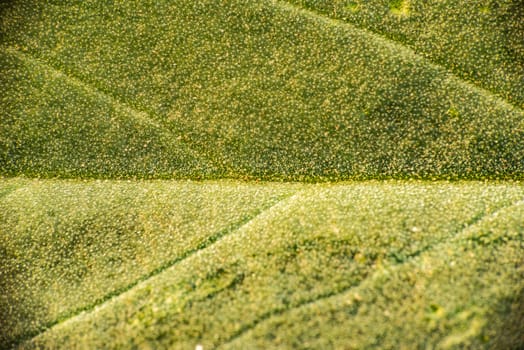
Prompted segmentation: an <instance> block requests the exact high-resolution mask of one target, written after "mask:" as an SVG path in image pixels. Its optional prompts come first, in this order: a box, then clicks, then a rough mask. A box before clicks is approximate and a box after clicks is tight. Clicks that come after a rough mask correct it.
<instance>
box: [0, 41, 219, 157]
mask: <svg viewBox="0 0 524 350" xmlns="http://www.w3.org/2000/svg"><path fill="white" fill-rule="evenodd" d="M4 49H5V51H7V52H9V53H11V54H13V55H15V56H16V57H17V58H19V59H21V60H23V61H26V62H30V63H32V64H36V65H38V66H41V67H45V68H46V69H47V70H49V71H50V72H51V73H52V75H53V76H55V77H56V78H59V79H63V80H65V81H67V82H68V83H69V84H70V85H72V86H74V87H75V88H78V89H81V90H83V91H86V92H87V93H89V94H91V95H94V96H96V97H97V98H99V99H102V100H106V101H108V102H109V103H110V104H112V105H113V106H115V107H117V108H118V109H120V110H121V111H122V112H123V113H124V114H125V115H127V116H130V117H132V118H134V119H135V120H137V121H138V122H140V123H143V124H147V125H150V126H152V127H154V128H155V129H158V130H160V132H161V133H162V134H164V136H166V137H167V138H168V139H169V140H175V141H176V142H177V143H178V144H180V145H181V146H183V147H184V148H185V150H186V151H187V152H188V153H189V154H191V155H193V156H194V157H196V158H200V159H202V158H204V159H205V160H206V161H208V162H209V161H210V159H208V158H207V157H205V156H204V155H202V154H201V153H200V152H197V151H196V150H194V149H193V148H191V147H190V145H188V144H187V143H186V142H183V141H181V140H179V139H178V138H176V135H174V134H173V132H172V131H171V130H170V129H169V128H168V127H167V126H166V125H164V124H163V123H161V122H159V120H160V118H159V117H158V116H156V114H155V113H154V112H152V111H150V110H140V109H138V108H137V107H134V106H130V105H128V104H127V103H125V102H123V101H122V100H121V99H119V98H118V97H116V96H114V95H113V94H111V93H110V92H108V91H104V90H102V89H100V88H98V87H96V86H94V85H93V84H90V83H88V82H86V81H84V80H81V79H80V78H78V77H76V76H74V75H72V74H71V73H69V72H65V71H63V70H61V69H58V68H56V67H54V66H53V65H51V64H50V63H48V62H45V61H42V60H41V59H39V58H37V57H35V56H33V55H31V54H29V53H27V52H22V51H20V50H18V49H16V48H14V47H5V48H4Z"/></svg>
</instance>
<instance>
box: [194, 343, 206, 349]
mask: <svg viewBox="0 0 524 350" xmlns="http://www.w3.org/2000/svg"><path fill="white" fill-rule="evenodd" d="M195 350H204V347H203V346H202V345H200V344H198V345H197V346H196V348H195Z"/></svg>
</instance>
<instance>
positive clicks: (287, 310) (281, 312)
mask: <svg viewBox="0 0 524 350" xmlns="http://www.w3.org/2000/svg"><path fill="white" fill-rule="evenodd" d="M522 204H524V200H522V199H521V200H518V201H516V202H513V203H510V204H509V205H506V206H502V207H500V208H498V209H496V210H495V211H493V212H491V213H490V214H485V215H482V216H478V217H474V218H472V219H471V220H470V221H469V222H468V223H467V224H466V225H465V226H464V227H463V228H462V229H461V230H459V231H457V232H455V233H452V234H451V235H450V236H448V237H446V238H443V239H440V240H438V241H436V242H435V243H433V244H431V245H428V246H427V247H425V248H424V249H421V250H419V251H417V252H416V253H414V254H412V255H410V256H409V257H408V258H407V259H406V260H404V261H403V262H402V263H397V264H389V266H386V267H385V268H384V269H381V270H375V271H374V272H373V273H372V274H368V275H367V276H366V277H364V278H363V279H362V280H360V281H359V282H357V283H356V284H351V285H349V286H347V287H344V288H341V289H339V290H332V291H329V292H326V293H322V294H320V295H318V296H316V297H314V298H312V299H307V300H304V301H302V302H299V303H297V304H295V305H293V306H291V307H288V308H280V309H277V310H271V311H268V312H266V313H264V314H262V315H261V316H260V317H258V318H257V319H255V320H254V321H253V322H251V323H249V324H247V325H245V326H243V327H241V328H240V329H239V330H238V331H237V332H235V333H233V334H232V335H231V336H230V337H229V338H227V339H226V340H225V341H224V342H222V343H221V344H220V345H219V347H223V346H226V345H228V344H230V343H232V342H233V341H235V340H236V339H239V338H241V337H242V336H243V335H244V334H246V333H247V332H249V331H251V330H253V329H255V328H256V327H258V326H259V325H260V324H262V323H264V322H268V321H269V320H270V319H272V318H274V317H278V316H281V315H284V314H288V313H290V312H293V311H294V310H297V309H301V308H306V307H308V306H310V305H314V304H316V303H319V302H321V301H323V300H326V299H331V298H337V297H339V296H341V295H343V294H345V293H347V292H349V291H351V290H355V289H358V288H359V287H360V286H361V285H363V284H364V283H365V282H366V281H369V280H373V279H375V278H376V277H377V276H379V275H380V274H382V273H384V272H383V271H384V270H387V269H388V268H389V269H392V268H394V269H399V268H401V267H402V266H405V265H406V264H408V263H409V262H411V261H413V260H414V259H415V258H417V257H418V256H420V255H422V254H424V253H427V252H430V251H434V250H436V249H438V248H439V247H440V246H441V245H444V244H446V243H448V239H456V238H459V237H460V235H461V234H463V233H464V232H466V231H467V230H469V229H471V228H472V227H474V226H475V225H478V224H479V223H481V222H483V221H486V220H489V219H490V218H493V217H495V216H497V215H498V214H499V213H500V212H501V211H503V210H507V209H508V208H512V207H515V206H518V205H522Z"/></svg>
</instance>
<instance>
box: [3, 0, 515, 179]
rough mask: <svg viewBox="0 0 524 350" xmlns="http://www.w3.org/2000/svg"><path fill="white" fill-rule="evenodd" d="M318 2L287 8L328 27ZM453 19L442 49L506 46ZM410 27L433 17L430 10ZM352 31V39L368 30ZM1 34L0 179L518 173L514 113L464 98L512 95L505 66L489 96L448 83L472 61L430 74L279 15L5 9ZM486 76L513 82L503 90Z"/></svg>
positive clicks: (490, 100)
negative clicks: (477, 42)
mask: <svg viewBox="0 0 524 350" xmlns="http://www.w3.org/2000/svg"><path fill="white" fill-rule="evenodd" d="M329 3H330V2H308V3H307V4H304V5H307V6H309V7H311V8H313V9H316V10H318V11H328V10H327V9H324V5H322V4H329ZM416 4H417V3H415V2H411V1H409V2H408V1H404V2H399V3H398V4H397V3H395V4H392V5H391V6H393V7H394V8H396V9H397V10H396V11H399V15H401V16H404V14H403V13H404V12H405V11H404V8H405V7H406V6H408V7H406V8H409V11H408V12H409V13H410V16H411V14H412V13H413V12H414V11H415V12H416V13H418V12H420V11H422V10H417V9H416V8H415V7H416V6H415V5H416ZM357 5H358V8H359V9H360V8H362V7H365V8H367V7H366V6H378V5H376V4H374V3H371V4H370V5H366V6H363V5H362V4H357ZM386 5H387V6H385V11H389V5H388V4H386ZM417 6H418V5H417ZM428 6H429V5H428ZM508 6H509V5H508ZM466 7H467V8H469V6H463V5H462V4H456V5H454V6H452V11H457V13H455V12H451V13H450V20H449V23H448V22H442V23H441V24H442V30H446V32H447V33H449V35H453V33H455V34H456V35H457V36H456V37H454V40H455V44H456V45H457V46H460V47H462V46H463V45H464V46H466V47H467V46H468V45H469V43H470V42H471V41H472V40H470V39H469V38H467V37H464V36H463V35H462V34H461V33H463V32H466V33H470V34H472V35H473V34H474V35H480V36H481V38H482V40H483V42H485V45H486V50H487V51H486V52H487V53H488V54H487V56H488V57H492V56H493V54H494V53H493V52H494V50H495V51H496V50H498V49H499V46H500V45H503V46H504V47H509V46H511V45H513V44H511V45H510V44H509V43H505V42H503V41H500V40H501V38H506V37H511V36H512V35H513V34H517V35H518V33H514V32H511V30H513V29H514V28H513V27H511V28H509V29H507V28H506V29H504V30H509V31H510V32H511V34H507V35H506V34H504V35H503V29H500V28H499V27H497V25H502V24H501V23H506V21H495V23H494V24H493V25H492V27H493V26H495V27H496V28H498V29H497V30H494V29H493V28H492V27H489V26H488V27H486V26H487V24H486V25H484V24H485V23H484V22H482V21H481V23H480V24H479V23H477V22H475V21H474V18H471V17H464V16H462V12H460V11H462V10H460V9H459V8H466ZM506 7H507V6H506ZM446 8H447V7H446ZM362 11H363V9H361V10H359V11H357V12H356V14H355V16H361V15H359V14H360V13H361V12H362ZM369 11H371V9H370V10H369ZM406 11H407V10H406ZM417 11H418V12H417ZM450 11H451V10H450ZM501 11H502V10H501ZM508 11H509V10H507V11H506V12H508ZM426 12H427V13H428V14H433V15H435V16H437V17H438V18H441V17H442V16H443V12H442V11H441V10H440V8H433V7H428V9H427V11H425V12H424V13H426ZM506 12H503V13H506ZM326 13H329V12H326ZM337 13H338V12H337ZM373 13H375V12H373ZM498 13H499V12H497V14H498ZM508 14H509V12H508ZM397 17H398V16H397ZM335 18H338V17H336V16H335ZM358 18H361V17H358ZM362 18H363V17H362ZM386 18H389V17H387V16H386ZM415 18H416V17H415ZM459 19H460V20H461V21H463V22H459ZM355 21H356V19H355ZM388 21H389V22H391V23H392V24H391V25H393V24H394V23H397V21H398V20H397V19H395V20H393V19H389V20H388ZM514 21H516V19H515V20H514ZM389 22H387V23H389ZM415 22H416V23H419V25H420V26H423V25H425V24H426V22H425V21H424V20H422V19H420V20H418V19H417V20H416V21H415ZM352 23H353V22H352ZM367 23H368V22H365V23H364V22H363V23H361V24H359V26H361V27H362V26H367V27H369V28H370V29H371V30H372V31H379V30H378V29H376V28H374V27H373V26H372V25H371V24H369V25H367ZM370 23H371V22H370ZM373 23H374V22H373ZM438 23H440V22H438ZM466 23H471V26H466V25H465V24H466ZM490 23H491V22H490ZM512 23H513V22H512ZM364 24H365V25H364ZM444 24H449V26H451V27H452V28H455V27H456V28H459V27H460V29H461V31H458V32H457V31H453V30H450V29H449V28H446V27H445V26H444ZM434 25H436V24H434ZM399 28H401V29H402V28H404V29H403V30H405V31H406V32H409V33H411V32H412V31H413V32H414V33H416V32H417V31H416V30H415V29H413V28H412V27H409V26H407V27H405V26H403V25H400V26H399ZM479 28H481V29H482V31H480V32H479ZM512 28H513V29H512ZM0 30H1V37H2V43H3V46H2V56H3V58H2V59H3V64H2V69H1V74H2V76H1V80H0V81H1V84H2V96H1V97H2V105H3V109H2V119H3V121H4V122H3V123H2V124H1V129H0V165H1V168H0V169H1V173H2V174H4V175H9V176H12V175H22V174H25V175H30V176H39V177H78V176H80V177H84V178H90V177H95V178H102V177H103V178H177V179H180V178H224V177H226V178H247V179H266V180H268V179H273V180H301V181H325V180H342V179H370V178H375V179H383V178H424V179H434V178H437V179H521V178H522V176H523V174H524V162H523V161H522V159H524V143H523V142H522V140H523V139H524V113H523V112H522V110H521V109H520V108H518V107H517V106H518V105H520V103H517V102H515V103H514V104H515V106H512V105H511V104H510V103H509V102H508V101H510V99H509V97H508V96H505V98H506V99H507V100H508V101H506V100H504V99H502V98H499V97H497V96H495V95H494V94H492V93H490V92H488V91H486V90H484V89H479V88H477V87H475V86H474V84H476V80H479V81H481V84H480V85H479V86H484V85H482V84H484V83H483V82H491V81H493V83H494V84H499V82H497V81H496V79H499V78H498V77H501V76H503V77H505V78H504V79H506V80H507V81H509V82H510V83H511V84H513V83H514V84H517V85H516V87H515V88H510V87H508V88H507V89H506V88H504V91H507V92H508V93H512V91H514V90H516V91H522V90H523V89H521V88H520V86H521V85H519V84H522V80H523V79H522V77H523V76H522V75H519V74H520V73H519V71H518V68H519V67H520V66H519V64H518V62H516V61H515V60H512V59H510V58H508V57H509V56H507V55H503V54H500V55H498V54H497V55H498V56H497V57H499V56H500V57H499V58H498V60H499V61H497V62H499V65H498V66H496V67H495V66H489V69H488V68H485V70H486V71H487V70H489V71H490V72H494V73H493V76H494V78H493V79H491V78H489V79H488V78H486V79H484V78H482V79H480V78H478V79H477V78H475V76H473V75H471V77H472V78H467V77H465V76H463V75H464V74H465V73H464V74H462V73H460V72H462V71H465V69H466V68H464V69H462V68H460V67H459V68H457V69H458V73H457V76H453V75H450V73H449V72H448V71H447V70H449V71H455V70H456V69H451V68H450V67H451V66H453V67H455V66H457V65H458V63H457V62H456V61H457V60H458V61H460V62H464V63H468V62H473V61H475V62H477V61H478V62H477V63H478V66H479V67H481V68H482V67H484V65H483V64H482V62H483V61H482V59H483V57H484V55H481V54H480V53H478V54H475V52H476V51H474V50H473V49H471V50H470V51H468V52H467V53H464V54H462V53H452V52H448V51H446V50H441V49H439V48H440V46H438V47H436V48H433V49H431V50H430V51H428V52H429V53H432V52H433V53H443V54H445V57H444V58H446V57H448V58H449V62H448V63H449V64H442V65H441V66H436V65H434V64H433V61H440V59H435V60H434V59H433V58H432V57H430V54H429V53H428V54H427V55H426V54H419V53H416V52H419V51H420V52H422V51H424V50H419V49H418V48H417V47H415V46H413V45H411V44H410V43H406V45H404V44H403V43H399V42H397V41H395V40H389V39H385V38H384V37H382V36H379V35H376V34H373V33H372V31H370V30H367V29H366V30H361V29H358V28H357V27H356V26H354V25H352V24H346V23H345V22H343V21H334V20H331V19H330V17H329V16H321V15H319V14H317V13H315V12H312V11H309V10H304V9H302V8H299V7H295V6H293V5H290V4H288V3H286V2H279V1H257V2H253V1H242V0H228V1H225V0H222V1H210V0H209V1H199V2H196V3H195V2H194V1H177V2H175V3H173V2H170V1H155V2H147V1H146V2H144V1H140V2H134V1H127V2H113V3H111V4H104V5H102V3H100V2H97V1H85V2H77V1H65V2H59V3H49V2H20V3H19V2H14V3H13V4H12V5H11V6H10V7H9V9H7V10H4V11H3V15H2V22H1V25H0ZM515 30H518V28H517V29H515ZM383 31H384V30H382V32H383ZM379 32H380V31H379ZM487 32H489V33H490V35H491V36H488V35H487V34H486V36H484V33H487ZM459 34H460V35H459ZM446 37H447V36H446ZM484 37H485V40H484ZM450 40H451V39H450ZM424 42H431V40H424ZM495 42H496V43H497V45H498V46H493V45H495V44H494V43H495ZM463 43H464V44H463ZM411 47H413V49H412V48H411ZM428 50H429V49H428ZM424 52H425V51H424ZM497 52H498V51H497ZM428 55H429V56H428ZM424 56H428V58H429V59H426V58H424ZM489 62H491V61H489ZM477 63H476V64H477ZM490 64H491V63H490ZM448 66H449V67H448ZM499 66H500V67H503V68H504V69H508V70H511V69H517V71H516V73H514V74H513V73H512V74H513V75H510V73H507V74H506V73H504V74H502V73H501V71H500V69H502V68H500V69H499V68H497V67H499ZM486 67H488V66H486ZM479 69H480V68H479ZM482 69H484V68H482ZM459 73H460V74H459ZM501 74H502V75H501ZM495 77H497V78H495ZM519 78H520V79H519ZM490 79H491V80H490ZM499 80H500V79H499ZM486 84H487V83H486ZM486 86H487V85H486ZM497 86H498V85H497ZM487 87H489V86H487ZM513 102H514V101H513Z"/></svg>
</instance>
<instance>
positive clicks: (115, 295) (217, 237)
mask: <svg viewBox="0 0 524 350" xmlns="http://www.w3.org/2000/svg"><path fill="white" fill-rule="evenodd" d="M299 193H301V191H299V192H295V193H292V194H288V195H285V196H283V197H281V198H279V199H278V200H276V201H275V202H272V203H270V204H269V205H266V206H263V207H261V208H259V209H258V210H256V211H255V212H254V213H252V214H250V215H247V216H245V217H244V218H243V219H241V220H239V221H237V222H234V223H232V224H231V225H229V226H228V227H226V228H224V229H222V230H220V231H218V232H216V233H214V234H213V235H211V236H209V237H208V238H207V239H206V240H205V241H203V242H201V243H200V244H199V245H198V246H196V247H195V248H193V249H190V250H187V251H185V252H184V253H183V254H182V255H180V256H179V257H176V258H175V259H173V260H171V261H168V262H167V263H165V264H164V265H162V266H160V267H158V268H156V269H155V270H153V271H151V272H149V273H148V274H146V275H144V276H142V277H140V278H139V279H137V280H135V281H133V282H132V283H130V284H128V285H126V286H124V287H122V288H119V289H117V290H115V291H113V292H111V293H109V294H107V295H105V296H103V297H102V298H100V299H98V300H95V302H93V303H92V304H90V305H89V306H87V307H83V308H79V309H76V310H73V311H72V312H71V313H69V314H68V315H66V316H63V317H62V318H60V319H57V320H55V321H52V322H50V323H48V324H47V325H45V326H43V329H42V330H41V331H39V332H34V333H31V334H27V335H26V336H24V337H23V338H22V339H19V340H18V344H21V343H23V342H24V341H27V340H30V339H33V338H36V337H38V336H39V335H41V334H43V333H45V332H46V331H47V330H49V329H51V328H52V327H55V326H57V325H58V324H62V323H64V322H68V321H72V320H74V319H75V318H77V317H78V316H80V315H82V314H84V313H90V312H93V311H94V310H95V309H97V308H100V307H103V306H104V305H107V304H108V303H109V302H110V301H112V300H114V299H117V298H119V297H120V296H122V295H124V294H126V293H128V292H130V291H131V290H133V289H134V288H136V287H139V286H140V285H143V284H144V283H147V282H148V281H149V280H151V279H152V278H153V277H155V276H158V275H160V274H161V273H163V272H164V271H166V270H168V269H169V268H172V267H173V266H175V265H177V264H179V263H181V262H182V261H184V260H186V259H188V258H190V257H191V256H193V255H195V254H197V253H199V252H202V251H203V250H205V249H207V248H209V247H211V246H212V245H214V244H215V243H217V242H218V241H220V240H221V239H222V238H224V237H225V236H227V235H229V234H232V233H234V232H236V231H238V230H240V229H241V228H243V227H245V226H246V225H249V224H250V223H251V222H253V221H254V220H255V219H256V218H258V217H259V216H261V215H262V214H265V213H267V212H269V211H270V210H272V209H274V208H275V207H276V206H277V205H278V204H282V203H284V202H289V201H290V200H291V199H292V198H295V197H296V196H297V195H298V194H299Z"/></svg>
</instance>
